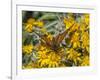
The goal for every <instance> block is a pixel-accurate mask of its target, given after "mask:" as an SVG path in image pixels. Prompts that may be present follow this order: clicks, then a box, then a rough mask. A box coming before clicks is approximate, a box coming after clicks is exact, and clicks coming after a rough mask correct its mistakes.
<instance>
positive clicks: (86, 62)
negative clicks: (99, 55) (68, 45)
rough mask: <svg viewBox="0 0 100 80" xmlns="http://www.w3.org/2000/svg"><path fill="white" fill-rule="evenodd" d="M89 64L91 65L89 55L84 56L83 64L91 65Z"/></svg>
mask: <svg viewBox="0 0 100 80" xmlns="http://www.w3.org/2000/svg"><path fill="white" fill-rule="evenodd" d="M89 65H90V63H89V56H84V57H83V60H82V63H81V66H89Z"/></svg>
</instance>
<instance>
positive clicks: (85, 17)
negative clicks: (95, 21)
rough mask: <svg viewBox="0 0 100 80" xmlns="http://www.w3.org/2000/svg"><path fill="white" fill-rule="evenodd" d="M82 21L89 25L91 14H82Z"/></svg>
mask: <svg viewBox="0 0 100 80" xmlns="http://www.w3.org/2000/svg"><path fill="white" fill-rule="evenodd" d="M81 21H82V23H85V24H86V25H89V22H90V16H89V14H84V15H83V16H82V20H81Z"/></svg>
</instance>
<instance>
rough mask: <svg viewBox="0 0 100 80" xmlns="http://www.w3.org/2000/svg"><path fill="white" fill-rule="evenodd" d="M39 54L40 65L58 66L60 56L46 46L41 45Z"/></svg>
mask: <svg viewBox="0 0 100 80" xmlns="http://www.w3.org/2000/svg"><path fill="white" fill-rule="evenodd" d="M37 54H38V64H39V65H40V67H58V66H59V64H60V59H61V58H60V56H59V55H58V54H57V53H55V52H54V51H52V50H50V49H48V48H46V47H44V46H41V47H40V50H39V51H38V52H37Z"/></svg>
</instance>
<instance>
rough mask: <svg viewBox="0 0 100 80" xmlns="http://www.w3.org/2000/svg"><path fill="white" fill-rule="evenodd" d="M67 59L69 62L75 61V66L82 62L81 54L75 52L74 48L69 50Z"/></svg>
mask: <svg viewBox="0 0 100 80" xmlns="http://www.w3.org/2000/svg"><path fill="white" fill-rule="evenodd" d="M67 54H68V56H67V59H69V60H73V61H74V63H75V64H77V62H78V61H81V58H80V55H81V54H80V53H78V52H77V51H75V50H74V49H73V48H71V49H69V50H68V51H67Z"/></svg>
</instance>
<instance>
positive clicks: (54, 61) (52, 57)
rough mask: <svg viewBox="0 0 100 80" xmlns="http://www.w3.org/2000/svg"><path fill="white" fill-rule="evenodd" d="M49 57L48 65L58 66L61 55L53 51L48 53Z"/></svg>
mask: <svg viewBox="0 0 100 80" xmlns="http://www.w3.org/2000/svg"><path fill="white" fill-rule="evenodd" d="M48 58H49V62H48V67H58V66H59V64H60V61H61V57H60V56H59V55H58V54H57V53H55V52H53V51H52V52H51V53H50V54H49V55H48Z"/></svg>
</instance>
